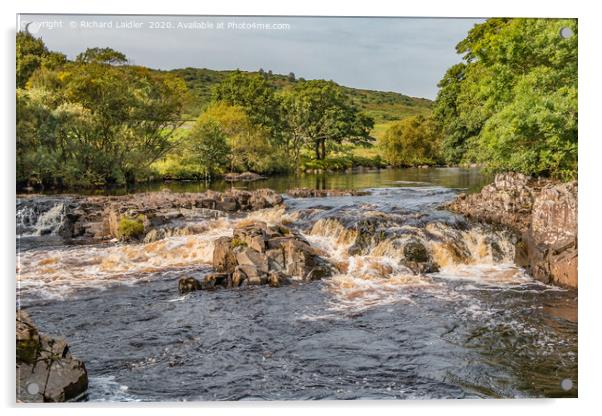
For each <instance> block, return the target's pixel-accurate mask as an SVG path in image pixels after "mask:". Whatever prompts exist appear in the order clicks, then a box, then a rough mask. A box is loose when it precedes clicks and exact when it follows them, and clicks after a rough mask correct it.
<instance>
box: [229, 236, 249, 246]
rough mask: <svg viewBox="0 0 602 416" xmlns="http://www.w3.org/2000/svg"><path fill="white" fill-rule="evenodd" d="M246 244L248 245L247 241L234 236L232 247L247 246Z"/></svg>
mask: <svg viewBox="0 0 602 416" xmlns="http://www.w3.org/2000/svg"><path fill="white" fill-rule="evenodd" d="M246 246H247V243H246V242H245V241H244V240H242V239H240V238H238V237H234V238H232V241H231V242H230V247H232V248H236V247H246Z"/></svg>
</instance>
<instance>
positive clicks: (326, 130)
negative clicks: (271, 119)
mask: <svg viewBox="0 0 602 416" xmlns="http://www.w3.org/2000/svg"><path fill="white" fill-rule="evenodd" d="M282 107H283V114H284V116H283V118H284V123H285V126H286V132H287V138H288V144H289V146H290V149H291V150H292V154H293V158H294V160H295V161H296V162H297V163H298V162H299V157H300V152H301V149H302V147H303V146H307V147H309V148H310V149H313V151H314V152H315V158H316V160H323V159H326V154H327V152H326V150H327V145H328V144H341V143H343V142H347V143H353V144H355V145H360V146H369V145H370V144H371V143H372V141H373V140H374V139H373V138H372V137H371V136H370V130H371V129H372V127H373V126H374V121H373V120H372V119H371V118H370V117H368V116H367V115H365V114H363V113H361V112H359V110H358V109H357V108H356V107H355V106H353V104H352V103H351V100H350V99H349V97H348V96H347V95H346V94H345V93H344V91H343V90H342V89H341V88H340V87H339V86H338V85H337V84H335V83H334V82H332V81H321V80H319V81H300V82H298V83H297V84H296V85H295V86H294V87H293V88H292V89H290V90H288V91H287V92H286V93H284V94H283V95H282Z"/></svg>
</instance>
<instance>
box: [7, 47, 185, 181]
mask: <svg viewBox="0 0 602 416" xmlns="http://www.w3.org/2000/svg"><path fill="white" fill-rule="evenodd" d="M27 41H28V42H30V40H29V39H28V40H27ZM37 53H41V56H40V59H42V60H43V59H44V56H45V54H46V49H45V47H44V48H38V49H37ZM25 84H26V85H27V88H24V89H19V90H17V180H18V181H21V182H34V183H44V184H48V185H53V184H59V185H107V184H112V183H117V184H123V183H126V182H131V181H134V180H135V179H136V176H137V173H140V172H142V171H144V170H145V169H147V168H148V167H149V165H150V164H151V163H152V162H153V161H155V160H157V159H158V158H159V157H161V156H162V155H164V154H165V152H166V151H167V150H169V148H170V145H171V142H170V140H169V138H170V136H171V134H173V132H174V131H175V129H176V128H177V127H178V126H180V125H181V121H180V112H181V108H182V104H183V102H184V100H185V95H186V87H185V85H184V83H183V82H182V81H181V80H180V79H179V78H176V77H174V76H172V75H169V74H160V73H157V72H153V71H150V70H148V69H146V68H142V67H135V66H119V67H115V66H111V65H108V64H106V63H98V62H92V63H86V62H82V61H76V62H65V63H64V64H63V65H61V66H59V67H56V68H50V67H45V66H43V65H42V66H40V67H38V69H36V70H35V71H34V72H33V73H32V74H31V76H30V78H28V80H27V81H26V82H25Z"/></svg>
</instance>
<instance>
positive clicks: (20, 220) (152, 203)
mask: <svg viewBox="0 0 602 416" xmlns="http://www.w3.org/2000/svg"><path fill="white" fill-rule="evenodd" d="M281 203H282V196H281V195H280V194H278V193H277V192H275V191H273V190H271V189H258V190H255V191H252V192H250V191H244V190H238V189H232V190H229V191H226V192H223V193H221V192H214V191H206V192H203V193H175V192H170V191H162V192H148V193H139V194H130V195H123V196H88V197H81V196H74V197H60V198H59V197H40V198H36V197H24V198H19V199H18V200H17V233H32V232H33V233H35V232H37V233H38V234H45V233H54V234H57V235H60V236H62V237H64V238H80V237H81V238H89V239H111V238H115V237H120V235H121V234H122V233H120V230H119V227H120V222H121V221H122V220H123V219H126V220H130V221H132V222H133V223H131V227H130V228H135V227H137V226H139V228H140V230H139V232H137V233H136V235H134V236H133V237H135V238H136V239H140V240H141V239H146V240H147V241H148V240H153V239H157V238H162V237H164V236H169V235H170V234H174V233H178V232H183V233H186V227H191V226H192V227H195V226H198V224H199V222H200V220H203V219H211V218H216V217H218V216H220V215H224V214H225V213H234V212H238V211H252V210H259V209H264V208H271V207H274V206H277V205H280V204H281ZM136 222H139V223H140V224H136ZM191 224H192V225H191ZM189 231H190V232H191V233H194V232H199V231H202V230H189ZM147 237H148V238H147Z"/></svg>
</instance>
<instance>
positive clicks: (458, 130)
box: [16, 19, 577, 187]
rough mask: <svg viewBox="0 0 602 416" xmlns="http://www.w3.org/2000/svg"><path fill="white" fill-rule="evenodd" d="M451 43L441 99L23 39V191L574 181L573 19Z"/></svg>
mask: <svg viewBox="0 0 602 416" xmlns="http://www.w3.org/2000/svg"><path fill="white" fill-rule="evenodd" d="M565 27H568V28H570V29H571V30H572V32H573V35H572V36H569V37H563V36H561V34H560V31H561V29H562V28H565ZM456 49H457V52H458V53H459V54H460V55H461V56H462V62H461V63H459V64H457V65H454V66H452V67H451V68H450V69H449V70H448V71H447V73H446V74H444V75H443V79H442V80H441V81H440V83H439V88H440V90H439V93H438V96H437V98H436V100H435V102H431V101H429V100H426V99H420V98H413V97H408V96H404V95H402V94H398V93H393V92H379V91H369V90H359V89H353V88H348V87H343V86H340V85H338V84H336V83H335V82H333V81H326V80H304V79H302V78H297V77H296V76H295V74H294V73H290V74H288V75H278V74H272V73H271V71H269V70H268V71H265V70H263V69H260V70H259V71H257V72H243V71H238V70H237V71H212V70H208V69H199V68H185V69H179V70H173V71H159V70H153V69H149V68H145V67H140V66H135V65H131V64H129V62H128V59H127V57H126V56H125V55H124V54H122V53H120V52H119V51H115V50H112V49H110V48H90V49H87V50H86V51H83V52H82V53H81V54H80V55H78V56H77V57H76V58H75V59H74V60H68V59H67V58H66V56H65V55H63V54H61V53H58V52H53V51H50V50H48V48H47V47H46V45H45V44H44V42H43V40H42V39H39V38H35V37H33V36H32V35H30V34H28V33H27V32H19V33H18V34H17V95H16V99H17V186H18V187H24V186H33V187H36V186H43V187H82V186H83V187H95V186H108V185H123V184H127V183H133V182H137V181H146V180H153V179H154V180H156V179H168V178H169V179H210V178H214V177H217V176H220V175H223V174H225V173H227V172H243V171H253V172H257V173H262V174H275V173H282V172H302V171H305V170H307V169H324V170H328V169H342V168H349V167H351V166H354V165H367V166H375V167H382V166H386V165H390V166H402V167H406V166H417V165H466V164H473V163H477V164H479V165H481V166H483V167H485V168H486V169H489V170H492V171H500V170H512V171H519V172H523V173H527V174H534V175H542V176H550V177H558V178H562V179H570V178H574V177H576V175H577V23H576V21H575V20H558V19H489V20H487V21H486V22H485V23H483V24H479V25H476V26H475V27H474V28H473V29H472V30H471V31H470V32H469V33H468V34H467V37H466V38H465V39H464V40H462V41H461V42H460V43H459V44H458V45H457V47H456Z"/></svg>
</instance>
